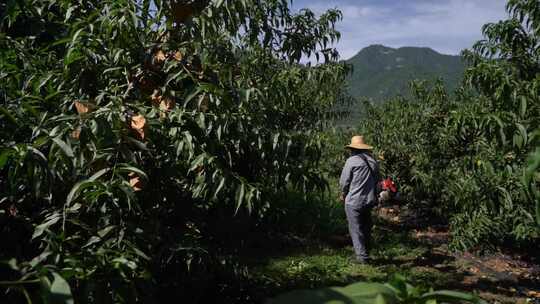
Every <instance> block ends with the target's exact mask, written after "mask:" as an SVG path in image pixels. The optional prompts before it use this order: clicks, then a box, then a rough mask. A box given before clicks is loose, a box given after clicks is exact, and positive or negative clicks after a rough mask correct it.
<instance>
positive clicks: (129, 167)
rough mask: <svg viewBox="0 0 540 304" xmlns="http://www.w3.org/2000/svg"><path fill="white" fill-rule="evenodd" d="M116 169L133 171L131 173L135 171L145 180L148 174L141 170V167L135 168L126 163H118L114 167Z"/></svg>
mask: <svg viewBox="0 0 540 304" xmlns="http://www.w3.org/2000/svg"><path fill="white" fill-rule="evenodd" d="M115 170H116V171H118V172H133V173H137V175H138V176H139V177H142V178H144V179H145V180H148V176H147V175H146V173H144V171H142V170H141V169H139V168H136V167H133V166H131V165H128V164H119V165H118V166H117V167H116V169H115Z"/></svg>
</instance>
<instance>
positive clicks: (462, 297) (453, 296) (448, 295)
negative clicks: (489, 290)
mask: <svg viewBox="0 0 540 304" xmlns="http://www.w3.org/2000/svg"><path fill="white" fill-rule="evenodd" d="M421 299H423V300H428V299H437V300H439V301H455V302H458V301H466V302H469V303H478V304H484V303H486V302H485V301H484V300H482V299H480V298H479V297H477V296H475V295H473V294H469V293H464V292H458V291H451V290H438V291H432V292H428V293H425V294H423V295H422V296H421Z"/></svg>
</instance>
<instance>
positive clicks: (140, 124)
mask: <svg viewBox="0 0 540 304" xmlns="http://www.w3.org/2000/svg"><path fill="white" fill-rule="evenodd" d="M145 125H146V119H145V118H144V116H142V115H140V114H139V115H135V116H133V117H131V128H132V129H133V130H135V131H136V132H137V133H138V134H139V137H140V138H141V139H144V126H145Z"/></svg>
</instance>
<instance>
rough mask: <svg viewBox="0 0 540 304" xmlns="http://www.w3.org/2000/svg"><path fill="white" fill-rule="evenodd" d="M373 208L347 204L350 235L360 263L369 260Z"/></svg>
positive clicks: (346, 212)
mask: <svg viewBox="0 0 540 304" xmlns="http://www.w3.org/2000/svg"><path fill="white" fill-rule="evenodd" d="M372 209H373V208H372V207H357V206H351V205H347V204H345V214H346V215H347V222H348V224H349V234H350V235H351V239H352V243H353V247H354V253H355V255H356V258H357V259H358V260H360V261H366V260H367V259H368V258H369V249H370V247H371V229H372V227H373V223H372V220H371V210H372Z"/></svg>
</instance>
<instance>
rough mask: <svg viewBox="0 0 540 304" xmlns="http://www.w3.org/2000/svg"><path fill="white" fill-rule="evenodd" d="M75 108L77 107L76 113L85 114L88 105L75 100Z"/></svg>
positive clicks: (88, 109) (87, 110) (88, 108)
mask: <svg viewBox="0 0 540 304" xmlns="http://www.w3.org/2000/svg"><path fill="white" fill-rule="evenodd" d="M74 103H75V109H77V113H79V114H86V113H88V112H89V111H90V107H89V106H88V104H85V103H82V102H81V101H79V100H75V102H74Z"/></svg>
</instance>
